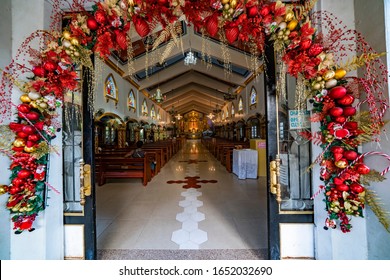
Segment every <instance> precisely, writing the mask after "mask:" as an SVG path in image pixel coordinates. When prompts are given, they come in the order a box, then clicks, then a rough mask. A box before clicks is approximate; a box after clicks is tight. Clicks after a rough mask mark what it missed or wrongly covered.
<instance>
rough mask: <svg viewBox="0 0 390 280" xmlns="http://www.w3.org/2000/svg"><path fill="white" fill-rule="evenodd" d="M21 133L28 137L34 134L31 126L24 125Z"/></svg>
mask: <svg viewBox="0 0 390 280" xmlns="http://www.w3.org/2000/svg"><path fill="white" fill-rule="evenodd" d="M22 131H23V132H24V133H26V134H28V135H30V134H33V133H34V132H35V128H34V127H33V126H32V125H25V126H24V127H23V128H22Z"/></svg>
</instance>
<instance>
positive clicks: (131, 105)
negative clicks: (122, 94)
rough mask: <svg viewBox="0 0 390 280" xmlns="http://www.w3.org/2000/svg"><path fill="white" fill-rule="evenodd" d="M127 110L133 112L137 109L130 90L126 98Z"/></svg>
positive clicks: (132, 92)
mask: <svg viewBox="0 0 390 280" xmlns="http://www.w3.org/2000/svg"><path fill="white" fill-rule="evenodd" d="M127 108H129V110H134V112H135V109H136V108H137V106H136V104H135V95H134V91H133V90H132V89H131V90H130V92H129V95H128V96H127Z"/></svg>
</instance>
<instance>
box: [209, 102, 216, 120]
mask: <svg viewBox="0 0 390 280" xmlns="http://www.w3.org/2000/svg"><path fill="white" fill-rule="evenodd" d="M210 108H211V100H210ZM207 117H208V118H209V119H210V120H212V119H214V117H215V116H214V114H213V113H212V112H210V113H209V114H208V115H207Z"/></svg>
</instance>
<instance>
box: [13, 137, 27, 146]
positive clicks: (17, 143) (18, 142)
mask: <svg viewBox="0 0 390 280" xmlns="http://www.w3.org/2000/svg"><path fill="white" fill-rule="evenodd" d="M13 144H14V147H16V148H20V147H24V146H25V145H26V141H25V140H24V139H22V138H16V139H15V141H14V143H13Z"/></svg>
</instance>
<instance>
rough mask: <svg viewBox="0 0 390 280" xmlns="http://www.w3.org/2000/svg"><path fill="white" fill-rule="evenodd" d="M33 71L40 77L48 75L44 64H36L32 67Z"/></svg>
mask: <svg viewBox="0 0 390 280" xmlns="http://www.w3.org/2000/svg"><path fill="white" fill-rule="evenodd" d="M32 72H33V73H34V75H35V76H38V77H45V76H46V70H45V68H43V67H42V66H34V67H33V69H32Z"/></svg>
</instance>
